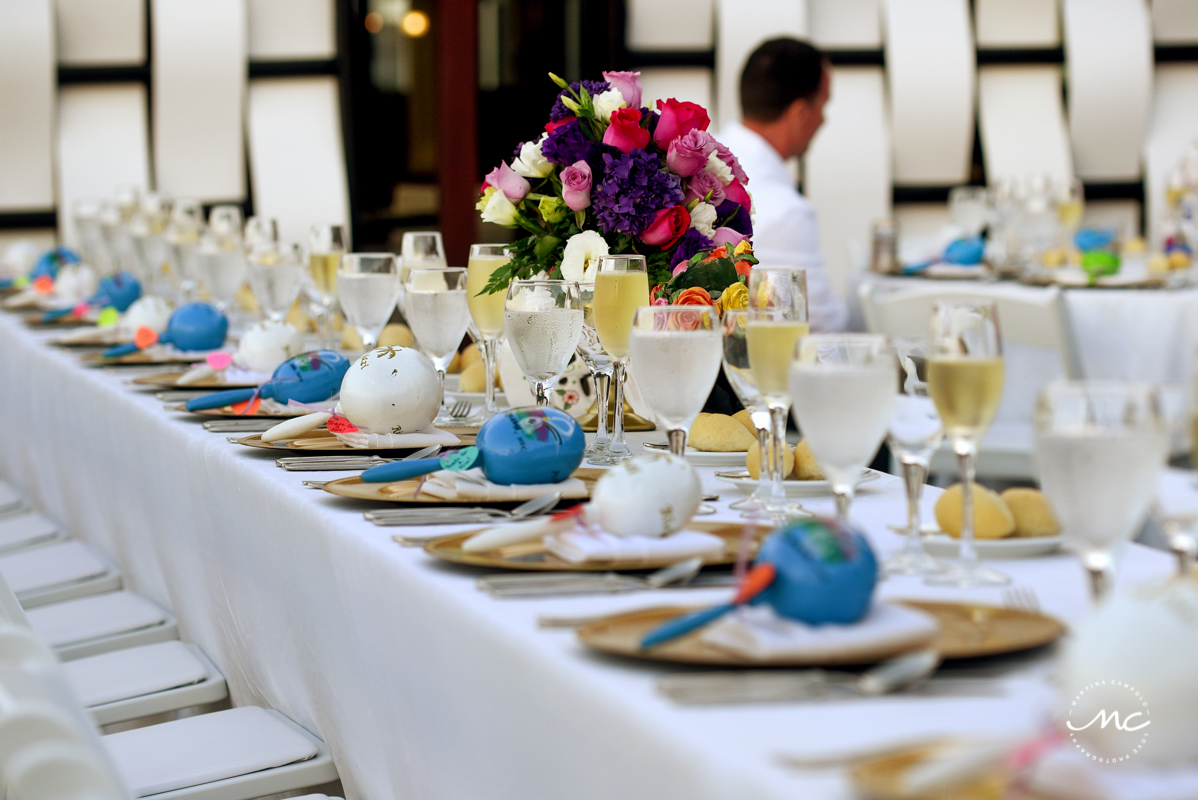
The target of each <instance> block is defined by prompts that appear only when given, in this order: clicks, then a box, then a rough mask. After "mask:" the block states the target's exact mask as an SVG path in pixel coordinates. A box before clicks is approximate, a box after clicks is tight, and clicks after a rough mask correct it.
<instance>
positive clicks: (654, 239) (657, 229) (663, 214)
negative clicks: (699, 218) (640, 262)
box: [641, 206, 691, 250]
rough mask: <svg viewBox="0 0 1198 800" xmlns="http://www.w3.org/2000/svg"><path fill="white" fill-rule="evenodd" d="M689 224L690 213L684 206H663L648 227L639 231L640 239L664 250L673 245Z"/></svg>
mask: <svg viewBox="0 0 1198 800" xmlns="http://www.w3.org/2000/svg"><path fill="white" fill-rule="evenodd" d="M690 226H691V215H690V212H688V211H687V210H686V207H685V206H672V207H670V208H663V209H662V210H660V211H658V212H657V215H656V216H655V217H654V218H653V221H652V222H650V223H649V225H648V227H646V228H645V229H644V230H643V231H641V241H642V242H644V243H645V244H650V245H657V246H660V247H661V249H662V250H665V249H667V248H669V247H673V246H674V244H675V243H676V242H677V241H678V240H679V239H681V238H682V234H684V233H686V229H687V228H689V227H690Z"/></svg>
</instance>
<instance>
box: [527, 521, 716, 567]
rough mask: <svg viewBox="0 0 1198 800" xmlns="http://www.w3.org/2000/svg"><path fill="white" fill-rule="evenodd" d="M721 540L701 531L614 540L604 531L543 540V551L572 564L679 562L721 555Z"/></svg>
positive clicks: (568, 533) (579, 531) (570, 533)
mask: <svg viewBox="0 0 1198 800" xmlns="http://www.w3.org/2000/svg"><path fill="white" fill-rule="evenodd" d="M725 547H726V544H725V542H724V540H723V539H722V538H720V537H719V536H715V535H714V534H710V533H703V532H702V531H685V530H684V531H678V532H676V533H671V534H670V535H669V536H661V537H652V538H651V537H648V536H616V535H615V534H612V533H608V532H606V531H589V530H582V529H579V528H575V529H574V530H569V531H563V532H562V533H555V534H553V535H552V536H546V537H545V549H546V550H547V551H548V552H550V553H552V554H553V555H555V556H557V557H558V558H560V559H562V560H563V561H569V562H570V563H571V564H581V563H584V562H588V561H619V562H621V563H638V562H659V561H681V560H682V559H684V558H693V557H695V556H702V557H703V558H716V557H719V556H721V555H723V554H724V550H725Z"/></svg>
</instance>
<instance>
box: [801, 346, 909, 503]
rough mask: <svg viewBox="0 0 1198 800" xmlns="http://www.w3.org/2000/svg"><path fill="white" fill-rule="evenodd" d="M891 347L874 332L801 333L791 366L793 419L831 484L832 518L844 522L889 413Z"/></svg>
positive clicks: (893, 384)
mask: <svg viewBox="0 0 1198 800" xmlns="http://www.w3.org/2000/svg"><path fill="white" fill-rule="evenodd" d="M897 390H898V373H897V370H896V362H895V356H894V347H893V346H892V345H891V344H890V342H889V340H888V339H887V338H886V337H885V336H880V335H878V334H873V333H839V334H837V333H822V334H812V335H809V336H804V337H803V338H802V339H800V340H799V343H798V345H796V346H795V359H794V361H793V362H791V365H790V394H791V399H792V401H793V403H794V417H795V422H796V423H797V424H798V425H799V427H800V428H802V430H803V436H804V438H805V440H806V442H807V446H808V447H810V448H811V455H813V456H814V457H815V460H816V461H817V462H819V465H820V469H822V470H823V472H824V474H825V475H827V476H828V482H829V483H831V484H832V493H833V495H834V496H835V497H836V516H837V518H838V519H839V520H840V521H841V522H842V523H843V524H846V525H847V524H848V522H849V510H850V508H851V506H852V503H853V494H854V492H855V491H856V488H857V482H858V481H859V480H861V473H862V471H863V470H864V469H865V468H866V467H867V466H868V465H869V462H870V461H872V460H873V458H874V455H875V454H876V453H877V452H878V448H879V447H880V446H881V445H882V440H883V439H884V438H885V437H886V431H887V429H888V428H889V426H890V420H891V418H892V417H893V416H894V406H895V396H896V394H897Z"/></svg>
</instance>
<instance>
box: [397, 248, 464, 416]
mask: <svg viewBox="0 0 1198 800" xmlns="http://www.w3.org/2000/svg"><path fill="white" fill-rule="evenodd" d="M466 279H467V273H466V268H465V267H413V268H412V269H410V270H408V276H407V278H406V279H405V281H404V284H405V285H404V294H405V295H406V297H407V301H408V313H407V320H408V325H409V326H411V328H412V334H413V335H414V336H415V337H416V345H417V346H418V347H419V348H420V352H422V353H424V354H425V355H426V356H428V357H429V359H430V360H431V361H432V362H433V366H435V367H436V368H437V377H438V378H439V379H440V380H441V387H442V393H444V388H445V370H446V368H447V367H448V366H449V362H450V361H452V360H453V355H454V353H456V352H457V351H458V347H459V346H460V345H461V344H462V337H464V336H465V335H466V329H467V328H468V327H470V308H469V306H468V305H467V303H466ZM451 422H453V423H456V422H458V420H456V419H455V418H454V417H452V416H450V415H449V412H448V410H447V409H445V408H444V407H442V408H441V412H440V413H439V414H438V415H437V419H435V420H434V424H438V425H441V424H448V423H451Z"/></svg>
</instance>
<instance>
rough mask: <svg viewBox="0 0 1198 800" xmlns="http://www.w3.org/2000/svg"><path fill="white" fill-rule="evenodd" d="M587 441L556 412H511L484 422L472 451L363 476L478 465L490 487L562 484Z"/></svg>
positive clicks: (394, 477) (398, 476) (404, 475)
mask: <svg viewBox="0 0 1198 800" xmlns="http://www.w3.org/2000/svg"><path fill="white" fill-rule="evenodd" d="M585 449H586V437H585V436H584V435H583V432H582V428H580V427H578V423H577V422H575V421H574V418H573V417H571V416H570V415H569V414H567V413H565V412H564V411H558V410H557V409H556V408H541V407H533V408H513V409H509V410H507V411H505V412H503V413H502V414H498V415H496V416H494V417H492V418H491V419H489V420H487V421H486V422H485V423H484V424H483V426H482V428H480V429H479V431H478V438H477V440H476V442H475V446H474V447H466V448H463V449H462V450H459V451H457V452H456V453H450V454H449V455H446V456H442V457H441V458H421V459H418V460H416V461H392V462H391V463H390V464H382V465H380V466H377V467H371V468H370V469H368V470H366V471H365V472H363V473H362V480H363V481H365V482H367V483H390V482H391V481H402V480H406V479H408V478H416V477H419V476H421V475H427V474H428V473H430V472H436V471H437V470H439V469H452V470H464V469H470V468H471V467H482V470H483V474H485V475H486V476H487V480H489V481H491V482H492V483H498V484H503V485H506V486H511V485H514V484H530V483H560V482H561V481H564V480H565V479H566V478H568V477H570V474H571V473H572V472H574V470H575V469H577V468H578V465H579V464H581V463H582V453H583V450H585Z"/></svg>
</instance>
